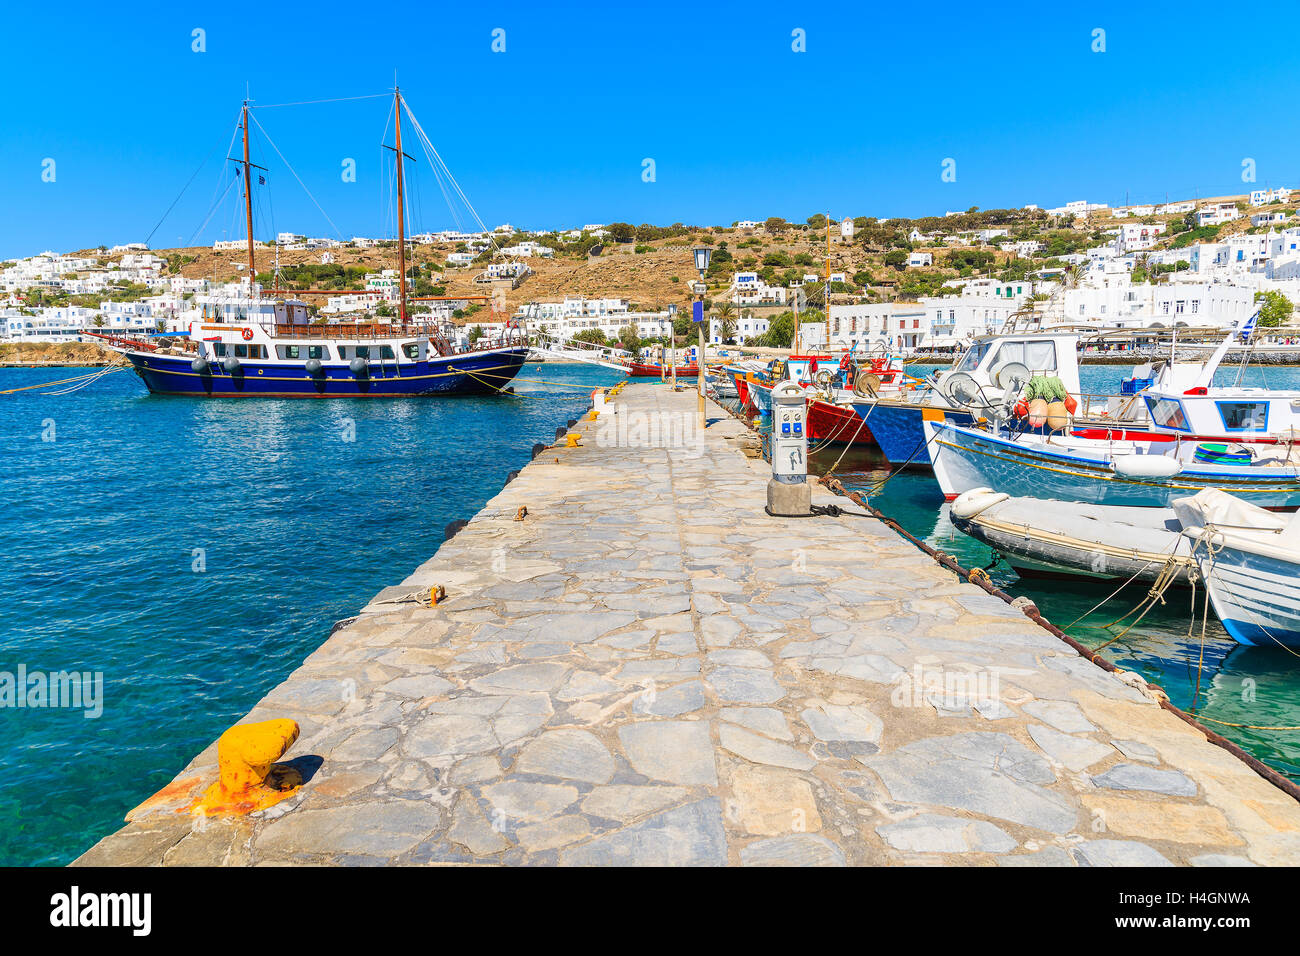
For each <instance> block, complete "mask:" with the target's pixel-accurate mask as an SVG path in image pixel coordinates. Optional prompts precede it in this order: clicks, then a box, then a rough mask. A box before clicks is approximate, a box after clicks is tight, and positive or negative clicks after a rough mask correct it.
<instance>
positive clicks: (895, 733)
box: [78, 383, 1300, 866]
mask: <svg viewBox="0 0 1300 956" xmlns="http://www.w3.org/2000/svg"><path fill="white" fill-rule="evenodd" d="M694 410H695V397H694V395H693V394H692V393H689V392H681V393H673V392H672V391H671V390H670V389H668V388H667V387H665V386H662V385H659V384H657V383H655V384H634V385H630V386H628V387H627V388H626V389H625V390H624V391H623V392H622V393H621V394H620V395H619V397H618V399H617V400H616V402H615V403H614V408H613V409H612V410H610V411H606V412H605V413H602V414H601V415H600V417H599V419H598V420H595V421H591V420H584V421H583V422H582V423H581V424H580V425H579V426H577V427H576V429H575V430H576V431H578V432H580V434H581V436H582V444H581V446H580V447H578V448H562V449H555V450H553V451H547V452H545V453H544V454H542V455H541V456H540V457H538V458H537V459H536V460H535V461H534V462H533V463H532V464H530V465H529V466H527V467H526V468H524V469H523V470H522V472H521V473H520V474H519V476H518V477H517V478H516V479H515V480H514V481H512V482H511V483H510V484H509V485H507V486H506V487H505V489H504V490H503V491H502V492H501V493H500V494H498V495H497V496H496V497H494V498H493V499H491V500H490V501H489V502H488V503H487V505H486V506H485V507H484V509H483V510H482V511H481V512H480V513H479V514H478V515H477V516H475V517H474V519H473V520H472V521H470V522H469V524H468V525H467V526H466V527H465V528H464V529H463V530H462V531H461V532H460V533H459V534H457V535H456V536H455V538H454V539H452V540H451V541H449V542H447V543H446V544H444V545H443V547H442V548H441V549H440V550H439V551H438V553H437V554H436V555H435V556H434V557H433V558H432V559H431V560H429V561H428V562H426V563H425V564H423V565H422V566H421V567H420V568H418V569H417V570H416V571H415V572H414V573H413V574H412V575H411V576H410V577H408V578H407V579H406V580H405V581H403V582H402V583H401V584H400V585H397V586H394V587H390V588H385V589H384V591H382V592H381V593H380V594H379V595H377V596H376V597H375V599H374V600H373V601H372V602H371V603H370V604H369V605H367V607H366V608H365V609H364V610H363V611H362V613H361V614H360V615H359V616H358V617H357V618H355V619H352V620H350V621H347V622H341V625H340V626H337V627H336V628H335V630H334V632H333V633H332V634H331V635H330V636H329V638H328V640H326V641H325V643H324V644H323V645H322V646H321V647H320V648H319V649H318V650H317V651H316V652H315V653H314V654H312V655H311V657H309V658H308V659H307V660H306V661H305V662H304V663H303V664H302V666H301V667H299V668H298V669H297V670H296V671H294V672H293V673H292V674H291V675H289V677H288V679H287V680H285V681H284V683H282V684H281V685H280V686H278V687H276V688H275V689H274V690H272V691H271V692H270V693H269V694H268V695H267V696H266V698H265V699H264V700H263V701H262V702H261V703H259V704H258V705H257V706H256V707H255V708H254V709H253V711H252V712H250V713H249V714H248V715H247V717H246V718H245V719H246V720H249V721H253V720H263V719H268V718H271V717H290V718H293V719H295V720H297V721H298V722H299V723H300V725H301V727H302V735H301V737H300V739H299V740H298V741H297V743H296V744H295V745H294V747H293V749H292V750H291V751H290V752H289V754H288V755H287V759H291V758H314V760H315V761H319V762H320V763H319V769H317V770H315V772H314V774H312V775H311V776H310V779H309V780H308V781H307V783H306V784H305V785H304V786H303V787H302V789H301V790H300V791H299V792H298V793H297V794H295V795H294V796H293V797H292V798H290V799H288V800H286V801H284V802H282V803H280V804H278V805H276V806H274V807H272V808H270V809H269V810H267V811H263V812H261V813H259V814H255V815H253V816H251V817H246V818H242V819H238V820H233V821H229V820H216V819H214V820H206V821H205V820H194V819H192V818H191V817H189V816H188V815H187V814H185V813H184V812H183V808H184V807H185V806H186V804H187V802H188V800H189V799H190V798H191V797H192V796H193V795H194V794H196V793H198V792H200V791H201V790H202V788H204V787H206V786H207V785H208V784H209V783H211V782H212V781H213V780H214V779H215V774H216V751H215V745H214V746H212V747H209V748H208V749H207V750H205V751H204V752H203V753H201V754H199V755H198V756H197V757H196V758H195V759H194V761H193V762H192V763H191V764H190V766H189V767H187V768H186V769H185V770H184V771H182V773H181V774H180V775H179V776H178V777H177V779H176V781H175V782H174V783H173V784H172V785H171V786H170V787H168V788H167V789H166V790H164V791H162V792H161V793H160V794H159V795H157V796H156V797H155V798H152V799H151V800H150V801H148V802H146V804H144V805H142V807H140V808H137V810H136V811H134V812H133V814H132V817H131V823H130V824H129V825H128V826H126V827H125V828H123V829H122V830H120V831H119V832H117V833H115V834H113V835H111V836H109V837H107V838H106V839H104V840H102V841H101V842H100V843H99V844H97V845H96V846H95V847H93V848H92V849H91V850H90V851H88V852H87V853H86V854H85V855H84V856H83V857H81V859H80V860H79V861H78V862H79V863H83V864H133V865H140V864H169V865H193V864H231V865H251V864H273V865H274V864H296V863H327V864H355V863H364V864H369V863H395V864H417V865H418V864H433V863H441V864H448V863H449V864H460V863H464V864H473V863H491V864H541V865H611V864H613V865H627V864H633V865H701V866H703V865H725V864H732V865H746V866H771V865H788V866H803V865H826V866H842V865H863V864H867V865H882V864H929V865H932V864H935V863H941V864H973V865H1001V866H1025V865H1028V866H1076V865H1077V866H1113V865H1152V864H1156V865H1170V864H1173V865H1207V866H1223V865H1229V866H1231V865H1249V864H1252V863H1253V864H1295V863H1297V862H1300V806H1298V805H1297V804H1296V803H1295V802H1294V801H1293V800H1292V799H1291V798H1290V797H1288V796H1286V795H1285V794H1283V793H1282V792H1280V791H1278V790H1277V789H1275V788H1274V787H1272V786H1271V785H1270V784H1268V783H1267V782H1266V781H1264V780H1262V779H1260V778H1259V777H1258V776H1256V775H1255V774H1254V773H1253V772H1252V771H1251V770H1250V769H1249V768H1248V767H1246V766H1245V765H1244V764H1242V763H1241V762H1239V761H1238V760H1236V759H1235V758H1234V757H1232V756H1231V755H1230V754H1228V753H1226V752H1225V751H1223V750H1222V749H1220V748H1218V747H1215V746H1213V745H1211V744H1209V743H1208V742H1207V741H1206V740H1205V739H1204V737H1203V735H1201V734H1199V733H1198V732H1197V731H1196V730H1195V729H1194V728H1191V727H1189V726H1188V725H1187V724H1185V723H1184V722H1182V721H1180V720H1179V719H1178V718H1176V717H1175V716H1174V715H1172V714H1170V713H1167V712H1165V711H1163V710H1161V709H1160V708H1159V707H1158V706H1157V705H1156V703H1155V702H1154V700H1153V699H1152V698H1151V697H1150V696H1148V695H1147V694H1144V693H1143V691H1142V689H1141V687H1135V686H1132V685H1130V684H1128V683H1125V682H1124V681H1121V680H1120V679H1118V678H1116V677H1114V676H1113V675H1110V674H1107V673H1105V672H1104V671H1102V670H1100V669H1099V668H1096V667H1095V666H1093V665H1091V664H1089V663H1088V662H1086V661H1084V660H1083V659H1082V658H1080V657H1078V656H1077V655H1076V654H1075V653H1074V652H1073V651H1072V650H1071V649H1070V648H1069V647H1068V646H1066V645H1065V644H1063V643H1061V642H1060V641H1058V640H1056V639H1055V638H1054V637H1052V636H1051V635H1050V634H1048V633H1047V632H1046V631H1044V630H1043V629H1041V628H1039V627H1038V626H1036V625H1035V624H1033V623H1032V622H1031V621H1029V620H1028V619H1027V618H1025V617H1024V616H1023V615H1022V614H1020V613H1019V612H1018V611H1016V610H1014V609H1013V608H1011V607H1009V606H1007V605H1006V604H1004V603H1003V602H1001V601H1000V600H997V599H994V598H991V597H990V596H989V595H987V594H986V593H985V592H983V591H981V590H979V589H978V588H976V587H975V586H974V585H971V584H968V583H966V582H964V581H961V580H959V579H957V578H956V577H954V576H953V575H952V574H951V573H949V572H948V571H946V570H944V569H943V568H940V567H939V566H937V565H936V564H935V563H934V562H933V561H932V560H931V559H930V558H929V557H927V556H926V555H925V554H923V553H922V552H920V551H919V550H917V549H916V548H914V547H913V546H911V545H910V544H908V543H907V542H905V541H904V540H902V539H901V538H900V537H899V536H898V535H896V534H895V533H893V532H892V531H890V530H889V529H888V528H886V527H884V526H883V525H881V524H880V523H879V522H877V521H875V520H873V519H864V518H861V517H847V516H846V517H842V518H826V517H817V518H806V519H776V518H771V517H768V516H767V515H766V514H764V512H763V505H764V503H765V483H766V480H767V477H768V472H767V468H766V466H765V465H764V463H763V462H762V461H761V459H760V460H755V459H753V458H752V457H750V456H749V455H746V454H745V449H746V447H747V446H750V445H752V437H751V436H750V434H749V433H748V432H747V431H746V430H745V429H744V428H743V427H742V426H741V425H740V424H739V423H738V422H735V421H733V420H731V419H730V418H727V417H725V416H721V413H720V412H718V411H717V409H713V410H712V412H711V414H713V415H715V416H718V420H715V421H713V422H712V423H711V424H710V426H709V427H708V429H707V431H706V432H705V433H704V434H703V435H702V436H701V435H699V434H697V433H695V432H693V425H692V422H693V419H694ZM815 500H816V501H818V502H820V503H829V502H830V501H831V500H833V499H832V498H831V496H830V495H829V494H827V493H824V492H822V491H820V490H818V491H817V493H816V495H815ZM837 503H839V504H841V505H843V504H844V502H843V500H842V499H840V500H839V501H838V502H837ZM521 506H526V507H527V509H528V515H527V517H526V518H525V519H524V520H522V521H517V520H515V515H516V513H517V511H518V509H519V508H520V507H521ZM434 585H441V586H443V587H445V588H446V593H447V599H446V600H445V601H443V602H441V603H440V604H438V605H437V606H435V607H428V606H425V605H424V604H422V603H421V602H420V600H418V599H419V597H420V596H421V595H423V594H424V593H426V591H427V589H428V588H429V587H431V586H434ZM304 765H307V764H304Z"/></svg>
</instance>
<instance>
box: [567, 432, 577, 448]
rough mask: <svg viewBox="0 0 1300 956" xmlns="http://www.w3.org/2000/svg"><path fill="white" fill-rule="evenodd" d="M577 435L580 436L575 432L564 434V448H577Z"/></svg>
mask: <svg viewBox="0 0 1300 956" xmlns="http://www.w3.org/2000/svg"><path fill="white" fill-rule="evenodd" d="M579 437H580V436H579V435H578V433H577V432H569V434H567V435H565V436H564V446H565V447H566V448H578V447H579V445H578V438H579Z"/></svg>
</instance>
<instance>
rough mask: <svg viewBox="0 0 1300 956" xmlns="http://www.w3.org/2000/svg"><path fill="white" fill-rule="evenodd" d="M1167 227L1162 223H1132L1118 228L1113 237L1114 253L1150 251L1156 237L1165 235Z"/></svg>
mask: <svg viewBox="0 0 1300 956" xmlns="http://www.w3.org/2000/svg"><path fill="white" fill-rule="evenodd" d="M1168 228H1169V227H1168V226H1166V225H1165V224H1164V223H1162V222H1133V223H1125V224H1124V225H1122V226H1120V227H1119V231H1118V232H1117V233H1116V235H1115V251H1116V252H1117V253H1119V254H1120V255H1125V254H1127V253H1130V252H1140V251H1141V250H1143V249H1152V248H1154V247H1155V244H1156V237H1157V236H1162V235H1164V234H1165V232H1166V230H1167V229H1168Z"/></svg>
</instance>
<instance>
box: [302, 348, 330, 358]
mask: <svg viewBox="0 0 1300 956" xmlns="http://www.w3.org/2000/svg"><path fill="white" fill-rule="evenodd" d="M307 357H308V358H309V359H327V358H329V352H328V351H327V350H326V348H325V346H323V345H309V346H307Z"/></svg>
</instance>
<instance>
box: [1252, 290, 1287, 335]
mask: <svg viewBox="0 0 1300 956" xmlns="http://www.w3.org/2000/svg"><path fill="white" fill-rule="evenodd" d="M1255 301H1256V302H1263V303H1264V304H1263V305H1262V306H1260V310H1259V323H1258V324H1259V326H1260V328H1265V329H1268V328H1276V327H1277V326H1279V325H1286V324H1287V323H1288V322H1290V321H1291V314H1292V310H1293V309H1294V308H1295V307H1294V306H1293V305H1292V304H1291V300H1290V299H1288V298H1287V297H1286V296H1284V295H1283V294H1282V293H1281V292H1278V291H1276V290H1270V291H1268V292H1256V293H1255Z"/></svg>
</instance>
